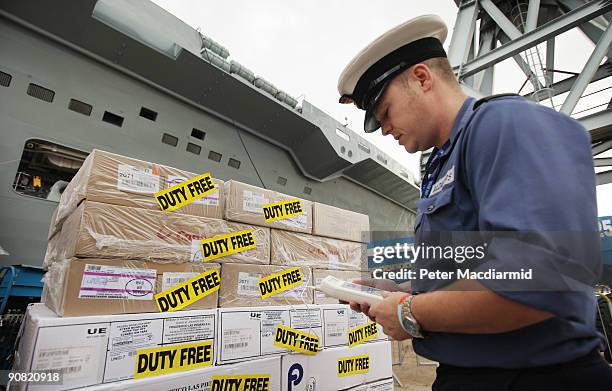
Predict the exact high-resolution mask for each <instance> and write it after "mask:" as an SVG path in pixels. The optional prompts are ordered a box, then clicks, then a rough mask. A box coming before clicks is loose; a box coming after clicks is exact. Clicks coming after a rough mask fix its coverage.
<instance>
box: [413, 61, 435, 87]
mask: <svg viewBox="0 0 612 391" xmlns="http://www.w3.org/2000/svg"><path fill="white" fill-rule="evenodd" d="M411 73H412V77H414V78H415V80H417V81H418V83H419V85H420V87H421V90H422V91H423V92H427V91H429V90H431V88H432V87H433V81H434V80H433V72H432V71H431V69H430V68H429V67H428V66H427V65H425V64H416V65H415V66H413V67H412V72H411Z"/></svg>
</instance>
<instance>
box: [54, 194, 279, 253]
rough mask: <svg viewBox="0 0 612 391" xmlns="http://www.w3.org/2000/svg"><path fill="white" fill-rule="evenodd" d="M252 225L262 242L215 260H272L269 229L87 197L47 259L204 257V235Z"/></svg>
mask: <svg viewBox="0 0 612 391" xmlns="http://www.w3.org/2000/svg"><path fill="white" fill-rule="evenodd" d="M245 229H252V230H253V235H254V237H255V242H256V244H257V247H256V248H254V249H251V250H246V251H243V252H240V253H237V254H233V255H230V256H227V257H223V258H219V259H218V260H215V262H221V263H225V262H241V263H255V264H269V263H270V229H269V228H264V227H258V226H249V225H245V224H240V223H233V222H229V221H225V220H218V219H211V218H206V217H199V216H192V215H184V214H176V213H166V212H162V211H154V210H147V209H141V208H132V207H126V206H119V205H110V204H102V203H98V202H91V201H85V202H83V203H81V205H79V206H78V208H77V209H76V210H75V211H74V212H73V213H72V214H71V215H70V217H69V218H67V219H66V221H65V222H64V224H63V227H62V231H61V232H60V233H59V234H58V235H56V236H57V238H56V236H54V237H52V238H51V240H50V241H49V247H48V249H47V256H46V257H45V264H49V263H50V262H52V261H53V260H58V259H60V260H61V259H67V258H71V257H100V258H126V259H142V260H151V261H156V262H162V263H163V262H196V263H197V262H202V255H201V246H200V244H199V243H200V240H202V239H206V238H211V237H213V236H217V235H222V234H227V233H231V232H236V231H241V230H245Z"/></svg>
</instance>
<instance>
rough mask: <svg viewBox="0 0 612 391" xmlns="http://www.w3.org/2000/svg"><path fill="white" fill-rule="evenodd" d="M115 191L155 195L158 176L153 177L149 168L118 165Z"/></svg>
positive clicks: (157, 189)
mask: <svg viewBox="0 0 612 391" xmlns="http://www.w3.org/2000/svg"><path fill="white" fill-rule="evenodd" d="M117 189H119V190H123V191H129V192H132V193H143V194H152V193H156V192H158V191H159V175H155V174H154V173H153V171H152V170H151V169H149V168H145V167H134V166H130V165H129V164H119V166H118V167H117Z"/></svg>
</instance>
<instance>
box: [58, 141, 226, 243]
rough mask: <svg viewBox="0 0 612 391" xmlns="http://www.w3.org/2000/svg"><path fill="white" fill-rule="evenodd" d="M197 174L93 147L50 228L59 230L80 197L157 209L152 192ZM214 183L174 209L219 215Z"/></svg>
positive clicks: (220, 192) (218, 194)
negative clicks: (210, 189)
mask: <svg viewBox="0 0 612 391" xmlns="http://www.w3.org/2000/svg"><path fill="white" fill-rule="evenodd" d="M199 174H202V173H196V174H194V173H191V172H189V171H184V170H179V169H176V168H172V167H168V166H164V165H161V164H154V163H149V162H145V161H142V160H138V159H132V158H129V157H126V156H121V155H117V154H114V153H110V152H105V151H101V150H99V149H94V150H93V151H92V152H91V153H90V154H89V156H88V157H87V159H85V162H83V165H82V166H81V168H80V169H79V171H78V172H77V173H76V175H75V176H74V178H72V180H71V181H70V183H69V184H68V186H67V187H66V189H65V190H64V192H63V193H62V197H61V199H60V203H59V205H58V213H57V217H56V219H55V222H54V223H53V227H52V230H55V231H57V230H59V229H60V228H61V225H62V223H63V221H64V220H65V219H66V218H67V217H68V216H69V215H70V214H71V213H72V212H73V211H74V210H75V209H76V207H77V205H79V203H80V202H81V201H83V200H90V201H98V202H104V203H108V204H115V205H125V206H131V207H138V208H146V209H152V210H160V207H159V206H158V205H157V202H156V200H155V198H154V197H153V194H154V193H156V192H158V191H160V190H163V189H166V188H168V187H171V186H174V185H175V184H177V183H178V182H181V181H183V180H185V179H188V178H190V177H193V176H196V175H199ZM215 184H216V185H218V190H217V192H216V193H213V194H211V195H210V196H208V197H205V198H203V199H201V200H198V201H195V202H193V203H191V204H189V205H186V206H184V207H182V208H180V209H178V210H176V211H175V212H176V213H179V214H190V215H196V216H202V217H210V218H216V219H221V218H223V209H224V202H225V197H224V196H223V189H222V188H223V181H220V180H216V181H215Z"/></svg>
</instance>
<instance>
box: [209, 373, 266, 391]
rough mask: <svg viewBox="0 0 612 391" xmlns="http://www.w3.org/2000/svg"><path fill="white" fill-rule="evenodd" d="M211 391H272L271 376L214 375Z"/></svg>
mask: <svg viewBox="0 0 612 391" xmlns="http://www.w3.org/2000/svg"><path fill="white" fill-rule="evenodd" d="M210 381H211V383H210V391H270V375H269V374H253V375H213V376H212V377H211V379H210Z"/></svg>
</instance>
